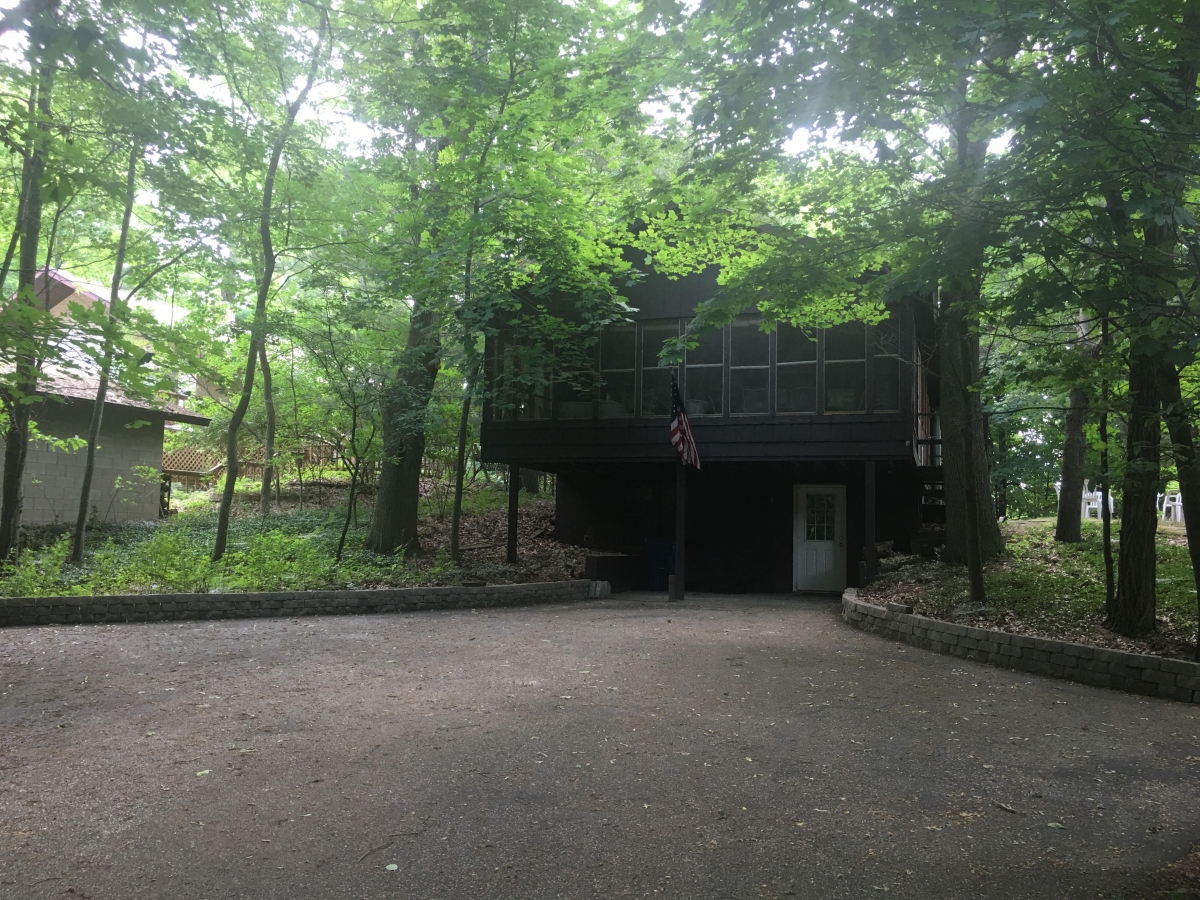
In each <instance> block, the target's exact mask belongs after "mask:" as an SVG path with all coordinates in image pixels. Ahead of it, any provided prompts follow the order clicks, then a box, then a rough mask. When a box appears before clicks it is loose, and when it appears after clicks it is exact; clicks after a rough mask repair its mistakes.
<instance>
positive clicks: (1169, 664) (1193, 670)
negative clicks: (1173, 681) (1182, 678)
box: [1159, 659, 1200, 675]
mask: <svg viewBox="0 0 1200 900" xmlns="http://www.w3.org/2000/svg"><path fill="white" fill-rule="evenodd" d="M1159 668H1160V669H1161V670H1162V671H1164V672H1174V673H1175V674H1176V675H1196V674H1200V673H1198V672H1197V666H1196V664H1195V663H1194V662H1188V661H1187V660H1183V659H1163V660H1161V662H1160V663H1159Z"/></svg>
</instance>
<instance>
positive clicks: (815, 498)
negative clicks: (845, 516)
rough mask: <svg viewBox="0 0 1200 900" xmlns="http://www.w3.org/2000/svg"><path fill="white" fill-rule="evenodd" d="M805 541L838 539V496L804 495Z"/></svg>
mask: <svg viewBox="0 0 1200 900" xmlns="http://www.w3.org/2000/svg"><path fill="white" fill-rule="evenodd" d="M804 498H805V499H804V539H805V540H806V541H832V540H835V539H836V531H837V529H836V528H835V525H836V521H837V495H835V494H805V495H804Z"/></svg>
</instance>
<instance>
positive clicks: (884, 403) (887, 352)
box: [871, 319, 900, 412]
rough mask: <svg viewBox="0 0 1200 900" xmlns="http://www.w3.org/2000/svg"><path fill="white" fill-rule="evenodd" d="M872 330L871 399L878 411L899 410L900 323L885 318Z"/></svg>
mask: <svg viewBox="0 0 1200 900" xmlns="http://www.w3.org/2000/svg"><path fill="white" fill-rule="evenodd" d="M874 331H875V340H874V342H873V343H874V349H875V359H874V361H873V362H874V366H875V375H874V378H873V379H872V380H873V382H874V384H873V385H872V388H871V395H872V397H871V399H872V402H873V404H874V408H875V409H876V410H877V411H879V412H899V411H900V325H899V323H898V322H897V321H896V320H895V319H886V320H884V321H883V322H880V323H879V324H878V325H876V326H875V328H874Z"/></svg>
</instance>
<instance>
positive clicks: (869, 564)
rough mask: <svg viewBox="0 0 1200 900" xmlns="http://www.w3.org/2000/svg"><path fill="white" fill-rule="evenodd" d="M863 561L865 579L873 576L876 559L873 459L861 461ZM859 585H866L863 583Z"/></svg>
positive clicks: (868, 579)
mask: <svg viewBox="0 0 1200 900" xmlns="http://www.w3.org/2000/svg"><path fill="white" fill-rule="evenodd" d="M863 493H864V496H863V501H864V502H863V507H864V510H863V512H864V518H863V562H864V563H866V566H865V568H866V574H867V578H866V580H867V581H871V580H873V579H874V578H875V572H876V570H877V568H878V561H877V560H876V558H875V460H873V459H868V460H867V461H866V462H864V463H863ZM861 587H866V585H865V584H863V585H861Z"/></svg>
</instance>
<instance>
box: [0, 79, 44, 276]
mask: <svg viewBox="0 0 1200 900" xmlns="http://www.w3.org/2000/svg"><path fill="white" fill-rule="evenodd" d="M28 109H29V114H30V116H32V115H33V114H34V112H35V111H36V110H37V84H36V83H34V84H33V85H31V86H30V88H29V103H28ZM23 151H24V152H23V155H22V158H21V192H20V194H19V195H18V196H17V222H16V226H15V227H14V228H13V233H12V236H11V237H10V238H9V241H8V249H7V250H6V251H5V253H4V263H3V264H2V265H0V291H2V290H3V289H4V285H6V284H7V283H8V273H9V272H10V271H11V270H12V261H13V255H14V254H15V253H16V252H17V244H18V243H19V242H20V240H21V234H22V228H23V227H24V223H25V202H26V200H27V199H28V197H29V189H30V186H31V185H30V181H29V166H30V164H31V163H32V162H33V141H32V139H29V140H26V141H25V147H24V148H23Z"/></svg>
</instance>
